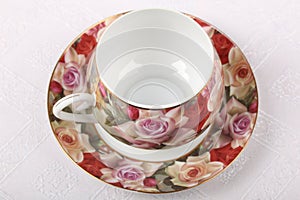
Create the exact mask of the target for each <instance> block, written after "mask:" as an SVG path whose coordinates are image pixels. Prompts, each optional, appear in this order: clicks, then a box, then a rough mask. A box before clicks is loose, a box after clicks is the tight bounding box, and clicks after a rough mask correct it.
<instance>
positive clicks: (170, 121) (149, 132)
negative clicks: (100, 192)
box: [48, 15, 258, 193]
mask: <svg viewBox="0 0 300 200" xmlns="http://www.w3.org/2000/svg"><path fill="white" fill-rule="evenodd" d="M119 16H121V15H116V16H113V17H110V18H107V19H105V21H103V22H100V23H99V24H98V25H95V26H94V27H92V28H91V29H89V30H87V31H86V32H85V33H83V34H82V35H81V36H80V37H79V38H78V39H77V40H76V41H75V42H74V44H73V45H72V46H70V47H69V48H68V49H67V50H66V51H65V53H64V54H63V55H62V57H61V58H60V59H59V62H58V64H57V66H56V68H55V70H54V73H53V76H52V79H51V81H50V84H49V91H48V98H49V99H48V106H49V119H50V121H51V126H52V129H53V132H54V135H55V137H56V138H57V140H58V142H59V143H60V145H61V146H62V147H63V149H64V150H65V151H66V153H67V154H68V155H69V156H70V157H71V158H72V160H73V161H74V162H76V163H77V164H78V165H79V166H80V167H81V168H83V169H84V170H86V171H87V172H88V173H90V174H92V175H93V176H95V177H97V178H98V179H100V180H102V181H104V182H106V183H109V184H111V185H114V186H117V187H120V188H125V189H128V190H134V191H140V192H148V193H165V192H176V191H181V190H184V189H187V188H191V187H194V186H197V185H199V184H201V183H202V182H204V181H206V180H209V179H211V178H212V177H214V176H216V175H217V174H218V173H220V172H221V171H222V170H224V169H225V168H226V167H227V166H228V165H230V163H232V162H233V160H234V159H235V158H236V157H237V156H238V155H239V154H240V152H241V151H242V150H243V148H244V147H245V145H246V143H247V142H248V140H249V138H250V136H251V133H252V131H253V128H254V124H255V120H256V117H257V111H258V96H257V91H256V83H255V80H254V77H253V73H252V70H251V68H250V66H249V64H248V62H247V60H246V59H245V57H244V56H243V54H242V52H241V50H240V49H239V48H238V47H237V46H235V45H234V44H233V43H232V42H231V41H230V39H228V37H227V36H225V35H224V34H222V33H220V32H219V31H218V30H217V29H215V28H214V27H213V26H211V25H209V24H208V23H206V22H203V21H202V20H200V19H198V18H195V17H193V16H190V17H192V18H193V19H194V20H195V21H196V22H197V23H198V24H199V25H201V26H202V27H204V29H205V30H206V32H207V33H208V35H209V36H210V37H211V39H212V42H213V44H214V46H215V48H216V50H217V52H218V54H219V57H220V58H221V62H222V64H223V72H224V75H225V80H224V81H225V87H220V86H218V85H217V86H214V87H216V88H214V89H213V90H207V91H206V90H204V91H203V92H202V93H201V95H199V96H198V97H197V98H196V99H194V100H193V101H191V102H190V103H189V104H187V105H185V106H184V107H183V108H180V109H179V108H173V109H168V110H165V111H162V112H154V111H152V112H149V111H147V110H140V109H136V108H135V107H130V106H129V107H128V106H125V105H123V104H121V103H120V102H114V103H117V106H116V107H118V108H119V109H118V110H113V112H118V113H119V115H120V116H121V117H120V118H118V119H119V121H114V119H112V118H111V119H109V116H110V114H111V113H110V112H111V111H112V110H110V108H107V109H106V110H105V113H106V115H107V117H108V118H107V121H106V123H107V124H110V125H111V126H110V127H112V128H114V129H115V130H116V131H117V132H118V134H121V135H123V136H124V138H125V139H126V140H128V141H131V142H133V143H134V144H135V145H137V146H139V145H140V146H146V147H153V146H159V145H162V144H166V143H168V144H169V145H174V144H178V143H180V141H184V140H187V141H188V140H190V139H191V138H193V136H194V135H195V133H196V132H197V131H199V130H201V129H203V128H204V127H205V126H206V124H205V123H206V120H211V122H212V124H213V125H212V126H213V128H212V129H210V132H209V133H208V135H207V137H206V138H205V139H204V141H203V142H202V143H201V144H199V146H198V147H197V148H196V149H195V150H193V151H192V152H190V153H189V154H187V155H184V156H183V157H181V158H179V159H177V160H174V161H165V162H162V163H151V162H146V161H137V160H132V159H129V158H127V157H125V156H123V155H120V154H118V153H117V152H115V151H114V150H112V149H110V147H108V146H107V145H106V144H105V143H104V142H103V141H102V140H101V138H100V137H99V135H98V133H97V132H96V131H95V129H94V128H93V126H92V125H91V124H76V123H71V122H65V121H61V120H59V119H57V118H55V117H54V115H53V114H52V112H51V110H52V106H53V105H54V103H55V102H56V101H57V100H59V99H61V98H62V97H64V96H66V95H68V94H71V93H72V92H74V91H75V92H78V91H81V92H93V91H95V90H96V92H97V93H99V94H100V95H102V97H103V101H100V102H97V106H98V107H101V106H103V105H104V104H105V103H107V102H109V101H111V102H112V101H114V100H113V97H112V96H110V95H109V93H108V91H106V89H105V88H104V87H103V85H102V84H101V83H99V81H98V80H96V77H94V79H95V80H93V79H92V78H91V77H89V76H91V75H89V74H88V73H87V67H88V65H89V59H90V57H91V54H92V53H93V51H94V49H95V46H96V43H97V38H99V35H101V33H102V32H103V30H104V29H105V27H106V26H107V25H109V24H110V23H111V22H112V21H113V20H114V19H116V18H117V17H119ZM87 80H88V81H87ZM94 84H97V86H94ZM212 88H213V87H212ZM212 88H211V89H212ZM220 89H221V90H224V91H225V97H224V98H225V102H224V103H223V105H219V107H220V109H219V112H217V113H211V110H213V109H212V108H209V107H206V106H202V105H201V103H202V102H203V101H205V100H206V101H215V99H212V98H210V95H211V92H212V91H214V90H220ZM216 98H220V97H216ZM212 105H215V104H212ZM67 109H68V108H67ZM69 111H70V112H72V108H71V110H69ZM199 118H200V119H206V120H204V122H202V123H200V124H199V123H198V122H199ZM129 119H130V120H129ZM114 124H118V125H119V126H114ZM120 125H121V126H120ZM179 127H181V128H180V129H179ZM169 132H175V133H176V134H175V136H174V137H170V134H169ZM183 133H184V134H183ZM149 137H151V138H152V137H153V138H155V139H154V142H153V141H152V140H151V141H149V140H148V138H149Z"/></svg>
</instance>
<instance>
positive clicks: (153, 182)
mask: <svg viewBox="0 0 300 200" xmlns="http://www.w3.org/2000/svg"><path fill="white" fill-rule="evenodd" d="M144 185H145V186H147V187H155V186H156V185H157V182H156V180H155V178H145V180H144Z"/></svg>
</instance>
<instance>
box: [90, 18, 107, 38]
mask: <svg viewBox="0 0 300 200" xmlns="http://www.w3.org/2000/svg"><path fill="white" fill-rule="evenodd" d="M105 26H106V25H105V21H104V22H101V23H100V24H98V25H96V26H94V27H93V28H91V29H89V30H88V31H87V32H86V34H87V35H90V36H93V37H94V38H97V37H98V32H99V31H100V30H101V29H103V28H104V27H105Z"/></svg>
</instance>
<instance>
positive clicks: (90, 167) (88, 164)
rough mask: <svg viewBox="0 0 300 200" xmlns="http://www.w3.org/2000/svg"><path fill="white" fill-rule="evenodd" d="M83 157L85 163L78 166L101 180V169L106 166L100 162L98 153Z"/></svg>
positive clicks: (85, 154) (87, 154)
mask: <svg viewBox="0 0 300 200" xmlns="http://www.w3.org/2000/svg"><path fill="white" fill-rule="evenodd" d="M83 157H84V159H83V161H82V162H81V163H79V164H78V165H79V166H80V167H82V168H83V169H85V170H86V171H87V172H89V173H90V174H92V175H94V176H96V177H98V178H100V177H101V176H102V173H101V172H100V169H102V168H105V167H106V166H105V165H104V164H103V163H102V162H100V158H99V155H98V153H84V154H83Z"/></svg>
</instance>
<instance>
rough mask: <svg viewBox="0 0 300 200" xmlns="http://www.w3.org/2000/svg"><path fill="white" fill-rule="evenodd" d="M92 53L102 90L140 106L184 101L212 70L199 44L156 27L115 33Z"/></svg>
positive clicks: (162, 106)
mask: <svg viewBox="0 0 300 200" xmlns="http://www.w3.org/2000/svg"><path fill="white" fill-rule="evenodd" d="M97 53H98V54H97V58H96V59H97V65H98V66H99V68H98V70H99V74H100V78H101V80H102V82H103V83H104V84H105V86H106V87H107V88H108V89H109V90H110V91H112V93H113V94H115V95H117V96H118V97H119V98H121V99H122V100H123V101H125V102H126V103H129V104H132V105H136V106H138V107H143V108H151V109H153V108H166V107H173V106H176V105H179V104H182V103H183V102H186V101H188V100H189V99H191V98H192V97H194V96H195V95H196V94H197V93H198V92H199V91H200V90H201V89H202V88H203V87H204V86H205V84H206V83H207V81H208V80H209V78H210V76H211V72H212V68H213V63H212V62H213V61H212V59H211V58H210V57H209V56H208V55H207V53H206V52H205V50H204V49H203V48H202V46H200V45H199V44H197V43H196V42H194V41H193V40H191V39H190V38H188V37H186V36H185V35H182V34H180V33H177V32H175V31H170V30H165V29H158V28H142V29H136V30H132V31H127V32H124V33H122V34H119V35H117V36H115V37H113V38H111V39H109V40H107V41H106V42H104V43H102V44H101V45H100V46H99V48H98V52H97Z"/></svg>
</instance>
